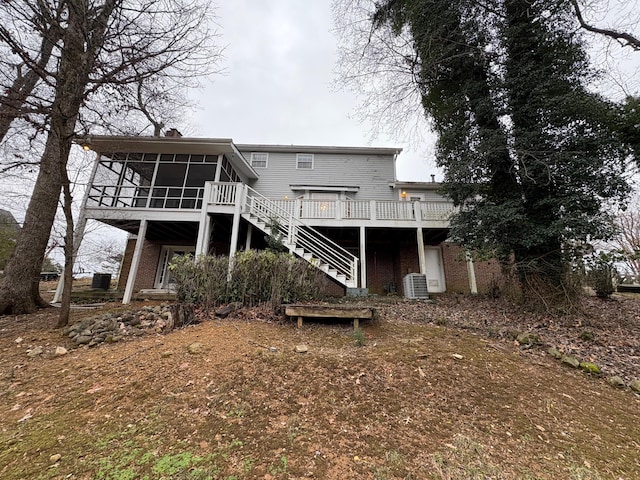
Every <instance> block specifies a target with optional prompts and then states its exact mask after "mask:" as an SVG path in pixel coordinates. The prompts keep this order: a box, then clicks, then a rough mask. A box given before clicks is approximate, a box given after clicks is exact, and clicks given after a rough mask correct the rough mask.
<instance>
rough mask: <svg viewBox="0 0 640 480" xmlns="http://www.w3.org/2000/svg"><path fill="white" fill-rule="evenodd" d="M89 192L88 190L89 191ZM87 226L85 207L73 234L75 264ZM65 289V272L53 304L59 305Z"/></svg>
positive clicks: (59, 281)
mask: <svg viewBox="0 0 640 480" xmlns="http://www.w3.org/2000/svg"><path fill="white" fill-rule="evenodd" d="M87 191H88V190H87ZM86 226H87V217H86V216H85V214H84V207H83V208H82V209H81V210H80V218H78V224H77V225H76V229H75V230H74V232H73V260H72V261H73V263H74V264H75V263H76V257H77V256H78V250H79V249H80V244H81V243H82V239H83V238H84V229H85V227H86ZM63 289H64V270H63V271H62V273H61V274H60V278H58V285H56V293H55V294H54V295H53V300H52V301H51V303H59V302H60V300H61V299H62V290H63Z"/></svg>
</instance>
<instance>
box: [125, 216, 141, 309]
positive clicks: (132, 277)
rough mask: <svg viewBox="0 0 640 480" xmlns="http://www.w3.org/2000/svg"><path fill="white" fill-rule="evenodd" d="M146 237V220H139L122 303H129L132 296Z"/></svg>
mask: <svg viewBox="0 0 640 480" xmlns="http://www.w3.org/2000/svg"><path fill="white" fill-rule="evenodd" d="M146 236H147V220H140V228H138V238H136V246H135V248H134V250H133V258H132V259H131V267H129V275H128V276H127V286H126V287H125V289H124V296H123V297H122V303H125V304H126V303H130V302H131V296H132V295H133V286H134V285H135V283H136V276H137V275H138V267H139V266H140V257H141V256H142V246H143V245H144V238H145V237H146Z"/></svg>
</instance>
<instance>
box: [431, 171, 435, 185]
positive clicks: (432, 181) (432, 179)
mask: <svg viewBox="0 0 640 480" xmlns="http://www.w3.org/2000/svg"><path fill="white" fill-rule="evenodd" d="M431 183H436V176H435V175H434V174H433V173H432V174H431Z"/></svg>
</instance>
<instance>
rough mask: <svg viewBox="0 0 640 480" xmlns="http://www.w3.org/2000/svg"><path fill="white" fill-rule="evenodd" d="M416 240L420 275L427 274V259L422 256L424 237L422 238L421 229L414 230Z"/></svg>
mask: <svg viewBox="0 0 640 480" xmlns="http://www.w3.org/2000/svg"><path fill="white" fill-rule="evenodd" d="M416 238H417V240H418V262H419V263H420V273H427V259H426V257H425V254H424V237H423V236H422V227H418V228H417V229H416Z"/></svg>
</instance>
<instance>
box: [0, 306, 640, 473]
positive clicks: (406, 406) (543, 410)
mask: <svg viewBox="0 0 640 480" xmlns="http://www.w3.org/2000/svg"><path fill="white" fill-rule="evenodd" d="M442 303H446V302H444V301H442V302H441V304H440V305H438V306H433V305H428V304H414V303H400V304H398V305H393V304H387V305H384V306H381V307H380V311H381V315H380V319H379V320H377V321H375V322H373V323H364V325H362V328H363V334H364V337H365V338H364V341H363V342H362V345H361V346H358V345H356V343H358V342H356V340H355V339H354V337H353V331H352V329H351V327H350V326H349V325H347V324H344V323H331V322H326V323H321V322H305V326H304V327H303V328H302V329H297V328H296V327H295V325H294V323H289V322H285V321H283V322H274V321H270V319H269V318H267V317H266V316H265V317H261V314H260V311H251V312H247V311H244V312H240V314H239V316H238V317H237V318H234V319H229V320H225V321H219V320H210V321H207V322H205V323H203V324H201V325H198V326H194V327H188V328H186V329H184V330H181V331H175V332H173V333H171V334H169V335H165V336H160V335H158V336H145V337H138V338H136V339H131V340H128V341H126V342H122V343H119V344H114V345H104V346H100V347H97V348H95V349H85V348H82V349H77V350H73V351H71V352H70V353H69V354H68V355H65V356H62V357H54V356H53V355H52V352H53V349H55V347H56V346H57V345H65V346H67V347H69V346H70V345H69V344H68V343H67V340H66V339H64V338H63V337H61V336H60V333H59V332H58V331H52V330H51V326H52V325H54V324H55V318H53V317H54V316H55V315H54V314H55V312H53V313H52V312H44V313H41V314H38V315H37V316H32V317H23V318H15V319H14V318H6V317H5V318H2V319H0V392H1V393H0V478H3V479H22V478H29V479H31V478H43V479H47V478H60V479H62V478H76V479H80V478H83V479H84V478H86V479H89V478H104V479H120V480H123V479H134V478H135V479H137V478H149V479H155V478H167V479H168V478H175V479H205V478H212V479H218V478H220V479H227V480H231V479H234V478H235V479H241V478H247V479H249V478H260V479H264V478H266V479H274V478H282V479H284V478H289V479H296V478H297V479H302V478H326V479H345V478H363V479H365V478H366V479H369V478H374V479H483V480H484V479H488V478H491V479H559V478H563V479H564V478H567V479H576V480H577V479H583V480H586V479H616V480H617V479H628V480H631V479H635V478H640V459H639V456H638V451H639V449H640V444H639V442H640V423H639V422H638V419H639V415H638V411H639V407H640V399H639V398H638V396H635V395H634V394H632V393H631V392H629V391H621V390H616V389H613V388H612V387H610V386H608V385H607V384H606V382H605V381H604V380H603V379H599V378H594V377H589V376H587V375H585V374H582V373H580V372H578V371H576V370H571V369H568V368H565V367H563V366H562V365H561V364H559V363H557V362H556V361H553V360H552V359H550V358H548V357H546V356H543V355H538V354H532V353H531V352H530V351H526V352H525V351H522V350H520V349H518V348H517V347H516V346H515V345H514V344H513V342H511V341H501V340H499V339H496V338H493V337H491V338H490V337H485V336H483V335H482V334H479V333H478V332H477V331H476V332H474V333H469V332H465V331H462V330H459V329H454V328H451V327H450V326H438V325H434V324H433V323H435V320H437V318H439V317H438V316H436V317H434V319H432V320H431V319H425V315H426V312H427V311H429V310H428V309H433V310H432V311H431V313H433V312H438V315H440V316H442V314H441V313H440V312H439V311H438V310H437V309H439V308H444V307H442ZM463 307H464V306H463ZM463 307H461V308H462V309H461V310H460V311H458V310H456V312H458V314H460V315H463V314H462V313H460V312H462V311H464V308H463ZM106 308H109V307H106ZM455 308H456V307H455V306H454V305H453V304H452V305H451V306H449V307H448V310H447V311H448V312H449V313H450V314H452V313H453V312H454V310H455ZM431 313H430V314H431ZM418 314H421V315H422V316H419V318H416V316H418ZM430 314H429V315H430ZM82 315H87V313H86V312H83V313H82ZM451 318H452V317H451ZM249 319H250V320H249ZM450 321H451V320H450ZM431 322H433V323H431ZM18 337H21V338H22V339H23V340H22V341H21V342H20V343H16V338H18ZM193 342H199V343H202V344H203V345H204V346H205V351H204V352H203V353H201V354H199V355H192V354H189V353H188V351H187V347H188V345H190V344H191V343H193ZM301 343H304V344H306V345H308V346H309V352H308V353H306V354H297V353H295V352H294V351H293V349H294V346H295V345H298V344H301ZM28 345H42V346H43V347H44V349H45V354H44V355H43V356H42V357H38V358H29V357H28V356H27V355H26V351H27V348H28ZM454 354H455V355H456V356H457V357H454V356H453V355H454ZM460 356H461V357H462V358H460ZM54 454H61V455H62V458H61V459H60V460H59V461H58V462H52V460H51V456H52V455H54Z"/></svg>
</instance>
